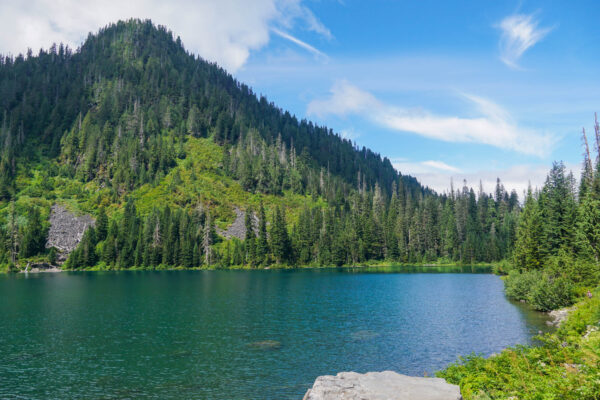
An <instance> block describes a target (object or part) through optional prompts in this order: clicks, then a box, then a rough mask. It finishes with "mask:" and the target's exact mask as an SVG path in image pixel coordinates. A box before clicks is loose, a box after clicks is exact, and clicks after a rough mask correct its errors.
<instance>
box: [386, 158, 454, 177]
mask: <svg viewBox="0 0 600 400" xmlns="http://www.w3.org/2000/svg"><path fill="white" fill-rule="evenodd" d="M392 165H393V166H394V168H396V170H398V171H400V172H402V173H403V174H410V175H413V176H416V175H420V174H436V173H443V174H447V173H459V172H461V170H460V168H457V167H455V166H452V165H449V164H446V163H445V162H443V161H439V160H427V161H411V160H408V159H406V158H395V159H392Z"/></svg>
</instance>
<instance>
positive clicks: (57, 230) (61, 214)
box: [46, 204, 95, 263]
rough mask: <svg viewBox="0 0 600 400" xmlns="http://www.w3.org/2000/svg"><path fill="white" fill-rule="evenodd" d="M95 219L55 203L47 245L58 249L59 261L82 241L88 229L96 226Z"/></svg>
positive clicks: (63, 259) (64, 258) (51, 214)
mask: <svg viewBox="0 0 600 400" xmlns="http://www.w3.org/2000/svg"><path fill="white" fill-rule="evenodd" d="M94 223H95V221H94V219H93V218H92V217H91V216H89V215H87V214H84V215H81V216H77V215H75V214H73V213H72V212H70V211H68V210H67V209H66V208H64V207H63V206H59V205H58V204H55V205H53V206H52V212H51V213H50V229H49V230H48V241H47V242H46V247H47V248H51V247H54V248H56V250H58V256H57V262H58V263H62V262H64V261H65V260H66V259H67V256H68V255H69V253H70V252H72V251H73V250H74V249H75V247H77V245H78V244H79V242H80V241H81V238H82V237H83V234H84V233H85V231H86V229H87V228H88V227H90V226H94Z"/></svg>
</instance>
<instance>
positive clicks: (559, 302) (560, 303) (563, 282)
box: [527, 275, 573, 311]
mask: <svg viewBox="0 0 600 400" xmlns="http://www.w3.org/2000/svg"><path fill="white" fill-rule="evenodd" d="M527 300H528V303H529V304H530V305H531V306H532V307H533V308H535V309H536V310H539V311H550V310H556V309H558V308H562V307H567V306H570V305H571V304H573V283H572V282H571V281H569V280H568V279H567V278H563V277H558V278H553V277H550V276H548V275H543V276H542V277H541V279H538V280H537V281H536V282H535V284H534V285H533V286H532V287H531V291H530V293H529V296H528V298H527Z"/></svg>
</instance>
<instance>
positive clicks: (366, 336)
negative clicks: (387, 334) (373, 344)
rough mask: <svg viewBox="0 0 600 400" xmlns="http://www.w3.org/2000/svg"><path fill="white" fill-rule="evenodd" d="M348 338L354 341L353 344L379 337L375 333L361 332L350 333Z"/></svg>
mask: <svg viewBox="0 0 600 400" xmlns="http://www.w3.org/2000/svg"><path fill="white" fill-rule="evenodd" d="M350 336H351V337H352V340H354V341H355V342H360V341H364V340H371V339H375V338H377V337H379V336H381V335H380V334H379V333H377V332H375V331H370V330H363V331H356V332H352V334H351V335H350Z"/></svg>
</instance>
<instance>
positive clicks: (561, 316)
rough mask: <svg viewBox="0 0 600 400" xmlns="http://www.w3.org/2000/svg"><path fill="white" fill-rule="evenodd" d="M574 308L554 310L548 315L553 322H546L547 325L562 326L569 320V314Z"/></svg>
mask: <svg viewBox="0 0 600 400" xmlns="http://www.w3.org/2000/svg"><path fill="white" fill-rule="evenodd" d="M573 310H574V308H573V307H567V308H561V309H560V310H553V311H550V312H549V313H548V315H549V316H550V318H552V321H546V324H547V325H551V326H557V327H558V326H560V325H561V324H562V322H563V321H564V320H566V319H567V317H568V316H569V313H570V312H571V311H573Z"/></svg>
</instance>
